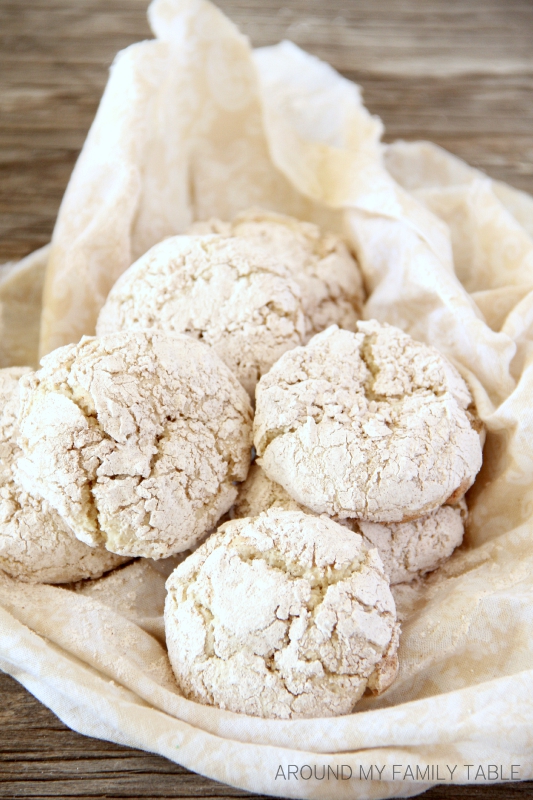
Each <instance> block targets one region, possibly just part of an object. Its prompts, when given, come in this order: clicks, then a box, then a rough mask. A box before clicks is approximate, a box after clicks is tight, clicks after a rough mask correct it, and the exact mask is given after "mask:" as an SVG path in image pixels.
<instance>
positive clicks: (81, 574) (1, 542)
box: [0, 367, 125, 583]
mask: <svg viewBox="0 0 533 800" xmlns="http://www.w3.org/2000/svg"><path fill="white" fill-rule="evenodd" d="M30 372H31V370H30V369H29V368H27V367H10V368H7V369H2V370H0V569H2V570H4V572H7V573H8V574H9V575H11V576H12V577H14V578H18V579H19V580H23V581H28V582H32V583H34V582H35V583H69V582H71V581H78V580H81V579H83V578H99V577H100V576H101V575H103V573H104V572H108V571H109V570H110V569H114V568H115V567H117V566H118V565H119V564H122V563H123V562H124V561H125V559H124V558H121V557H120V556H116V555H114V554H113V553H109V552H108V551H107V550H106V549H105V547H88V546H87V545H86V544H83V542H80V541H78V539H76V537H75V536H74V534H73V532H72V531H71V530H70V528H69V527H68V525H66V523H64V522H63V520H62V519H61V517H60V516H59V515H58V514H57V512H56V511H54V509H53V508H51V507H50V506H49V505H48V503H47V502H46V501H45V500H43V499H42V498H39V497H32V496H31V495H29V494H28V493H27V492H25V491H24V490H23V489H22V488H21V487H20V486H18V485H17V484H16V482H15V480H14V478H13V467H14V466H15V464H16V460H17V458H18V457H19V455H20V449H19V447H18V446H17V443H16V438H17V433H18V424H17V418H18V411H19V378H21V377H22V376H23V375H26V374H29V373H30Z"/></svg>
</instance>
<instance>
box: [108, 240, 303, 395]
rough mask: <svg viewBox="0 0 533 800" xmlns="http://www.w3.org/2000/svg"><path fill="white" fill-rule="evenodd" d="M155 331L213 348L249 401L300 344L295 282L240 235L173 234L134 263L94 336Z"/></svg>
mask: <svg viewBox="0 0 533 800" xmlns="http://www.w3.org/2000/svg"><path fill="white" fill-rule="evenodd" d="M152 328H157V329H159V330H165V331H170V332H178V333H186V334H188V335H189V336H191V337H194V338H195V339H201V341H202V342H204V343H205V344H208V345H210V346H211V347H213V349H214V350H215V351H216V353H217V354H218V355H219V356H220V358H221V359H222V361H224V363H225V364H227V366H228V367H229V368H230V369H231V371H232V372H233V373H234V374H235V375H236V376H237V378H238V379H239V381H240V382H241V384H242V385H243V386H244V387H245V389H246V390H247V392H248V393H249V395H250V396H251V397H253V395H254V391H255V386H256V383H257V381H258V380H259V378H260V377H261V375H263V374H264V373H265V372H268V370H269V369H270V367H271V366H272V364H274V362H275V361H277V359H278V358H279V357H280V356H281V355H282V354H283V353H284V352H285V351H286V350H289V349H291V348H292V347H296V346H297V345H300V344H303V342H304V341H305V319H304V314H303V310H302V303H301V297H300V289H299V287H298V285H297V283H296V282H295V281H294V280H293V279H292V278H291V277H290V276H289V274H288V272H287V270H286V269H285V267H284V266H283V265H282V264H280V263H279V262H278V260H277V259H276V258H275V257H274V256H273V255H272V254H271V253H269V252H268V251H267V250H265V249H263V248H261V247H260V246H258V245H257V243H256V242H255V241H249V240H248V239H247V238H243V237H225V236H174V237H172V238H170V239H165V240H164V241H163V242H161V243H160V244H158V245H156V246H155V247H152V248H151V250H149V251H148V252H147V253H145V255H144V256H142V258H140V259H139V260H138V261H136V262H135V264H133V265H132V266H131V267H130V268H129V269H128V270H127V271H126V272H125V273H124V274H123V275H122V276H121V277H120V278H119V280H118V281H117V283H116V284H115V285H114V287H113V288H112V290H111V292H110V293H109V296H108V298H107V300H106V303H105V305H104V307H103V308H102V310H101V312H100V315H99V317H98V323H97V326H96V332H97V335H98V336H102V335H104V334H106V333H110V332H113V331H121V330H139V329H152Z"/></svg>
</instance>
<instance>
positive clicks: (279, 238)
mask: <svg viewBox="0 0 533 800" xmlns="http://www.w3.org/2000/svg"><path fill="white" fill-rule="evenodd" d="M191 232H195V233H202V234H207V233H218V234H222V235H223V236H237V237H246V239H248V240H249V241H252V242H255V243H256V244H257V246H258V247H260V248H261V249H264V250H267V251H268V252H269V253H270V254H271V255H272V256H274V258H275V259H276V261H277V262H278V263H280V264H283V265H284V266H285V267H286V268H287V271H288V272H289V274H290V275H291V277H292V278H294V280H295V281H296V283H297V284H298V286H299V287H300V292H301V297H302V308H303V312H304V315H305V325H306V329H305V333H306V341H308V340H309V339H310V338H311V337H312V336H314V335H315V333H319V332H320V331H323V330H324V329H325V328H328V327H329V326H330V325H333V324H337V325H338V326H339V327H340V328H345V329H346V330H351V331H352V330H355V326H356V323H357V320H358V319H359V318H360V316H361V310H362V307H363V302H364V299H365V298H364V290H363V281H362V278H361V273H360V270H359V266H358V264H357V262H356V261H355V259H354V258H353V256H352V255H351V253H350V252H349V250H348V248H347V247H346V245H345V244H344V242H343V241H342V240H341V239H340V238H339V237H338V236H336V235H335V234H333V233H327V232H326V233H323V232H322V231H321V230H320V228H319V227H318V226H317V225H313V224H312V223H310V222H302V221H301V220H298V219H295V218H294V217H288V216H284V215H282V214H276V213H274V212H273V211H265V210H262V209H250V210H249V211H244V212H242V213H241V214H238V215H237V216H236V217H235V218H234V219H233V220H232V222H223V221H221V220H218V219H211V220H209V221H207V222H197V223H195V225H193V226H192V228H191Z"/></svg>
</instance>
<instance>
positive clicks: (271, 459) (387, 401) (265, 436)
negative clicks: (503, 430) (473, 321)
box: [254, 320, 482, 522]
mask: <svg viewBox="0 0 533 800" xmlns="http://www.w3.org/2000/svg"><path fill="white" fill-rule="evenodd" d="M471 404H472V398H471V395H470V392H469V390H468V387H467V385H466V384H465V382H464V381H463V379H462V378H461V376H460V375H459V373H458V372H457V371H456V369H455V368H454V367H453V366H452V365H451V364H450V363H449V362H448V361H447V360H446V359H445V358H444V357H443V356H442V355H441V354H440V353H438V352H437V351H436V350H435V349H434V348H432V347H428V346H427V345H424V344H421V343H420V342H416V341H414V340H413V339H412V338H411V337H410V336H408V335H407V334H405V333H403V332H402V331H400V330H399V329H398V328H394V327H392V326H390V325H385V324H383V325H382V324H380V323H378V322H377V321H375V320H369V321H365V322H362V321H361V322H358V323H357V333H352V332H350V331H344V330H339V329H338V328H337V327H336V326H331V327H330V328H328V329H327V330H326V331H324V332H322V333H320V334H318V335H317V336H315V337H314V338H313V339H312V340H311V341H310V342H309V344H308V345H307V346H306V347H299V348H295V349H294V350H291V351H290V352H289V353H285V354H284V355H283V356H282V357H281V358H280V360H279V361H278V362H277V363H276V364H275V365H274V367H273V368H272V369H271V370H270V372H269V373H268V374H267V375H265V376H264V377H263V378H262V379H261V381H260V382H259V384H258V386H257V391H256V416H255V421H254V444H255V447H256V450H257V453H258V455H259V456H260V458H259V463H260V465H261V466H262V467H263V469H264V470H265V472H266V473H267V475H268V476H269V477H270V478H271V479H272V480H273V481H275V482H276V483H279V484H281V485H282V486H283V487H284V488H285V489H286V490H287V491H288V493H289V494H290V495H291V497H293V498H294V499H295V500H296V501H297V502H299V503H301V504H302V505H304V506H307V507H308V508H310V509H312V510H313V511H315V512H317V513H322V512H325V513H327V514H329V515H330V516H338V517H340V518H341V519H342V518H346V517H357V518H361V519H366V520H368V521H371V522H402V521H407V520H409V519H415V518H416V517H419V516H422V515H423V514H427V513H429V512H430V511H433V510H434V509H436V508H438V507H439V506H440V505H442V504H443V503H445V502H446V501H447V500H448V499H449V498H450V497H451V496H452V495H453V500H454V502H456V501H457V499H458V498H457V496H456V495H457V493H460V494H461V495H462V494H464V492H465V491H466V489H467V488H468V487H469V486H470V485H471V484H472V483H473V481H474V478H475V476H476V474H477V472H478V470H479V468H480V467H481V458H482V456H481V453H482V446H481V439H480V435H479V433H478V432H477V431H476V430H475V427H474V426H475V420H473V417H472V414H471V413H470V411H469V407H470V406H471ZM458 490H459V492H458Z"/></svg>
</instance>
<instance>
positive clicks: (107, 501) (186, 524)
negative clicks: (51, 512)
mask: <svg viewBox="0 0 533 800" xmlns="http://www.w3.org/2000/svg"><path fill="white" fill-rule="evenodd" d="M42 365H43V366H42V369H41V370H40V371H39V372H37V373H35V374H34V375H29V376H27V377H25V378H24V379H23V380H22V381H21V387H22V388H21V401H22V402H21V406H22V409H21V423H20V432H21V436H20V443H21V446H22V449H23V451H24V458H21V459H20V460H19V469H18V472H19V477H20V480H21V481H22V482H23V483H24V485H25V487H26V488H27V489H28V490H29V491H31V492H32V493H38V494H40V495H42V496H43V497H45V498H46V499H47V500H48V502H49V503H50V505H52V506H53V507H54V508H56V509H57V511H58V512H59V513H60V514H61V516H62V517H63V518H64V519H65V520H66V521H67V523H68V524H69V525H70V526H71V527H72V529H73V530H74V532H75V534H76V536H77V537H78V538H79V539H81V540H82V541H85V542H87V543H88V544H104V545H105V546H106V547H107V548H108V549H109V550H111V551H112V552H115V553H119V554H121V555H131V556H147V557H150V558H164V557H166V556H169V555H172V554H174V553H177V552H180V551H182V550H185V549H187V548H188V547H191V546H192V545H194V544H195V543H196V542H198V540H199V539H201V538H202V537H203V536H204V534H205V533H206V532H207V531H208V530H209V529H210V528H211V527H212V526H213V525H214V524H215V523H216V522H217V520H218V519H219V518H220V516H221V515H222V514H224V513H225V512H226V511H227V510H228V508H230V506H231V504H232V503H233V501H234V499H235V496H236V493H237V490H236V488H235V486H234V481H242V480H244V478H245V477H246V474H247V471H248V467H249V463H250V444H251V441H250V440H251V416H252V411H251V407H250V403H249V400H248V396H247V395H246V392H245V391H244V389H243V388H242V386H241V385H240V384H239V382H238V381H237V379H236V378H235V377H234V376H233V375H232V374H231V372H230V371H229V370H228V368H227V367H226V366H225V365H224V364H223V363H222V362H221V360H220V359H219V358H218V356H217V355H216V353H214V352H213V351H212V350H211V349H210V348H209V347H206V346H205V345H203V344H201V343H200V342H196V341H194V340H193V339H191V338H190V337H188V336H183V335H178V334H174V335H172V334H167V333H163V332H159V331H131V332H123V333H117V334H110V335H108V336H105V337H102V338H100V339H97V338H95V337H84V338H83V339H82V340H81V341H80V343H79V344H77V345H67V346H66V347H62V348H60V349H59V350H56V351H54V352H53V353H50V355H48V356H46V357H45V358H44V359H43V360H42Z"/></svg>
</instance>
